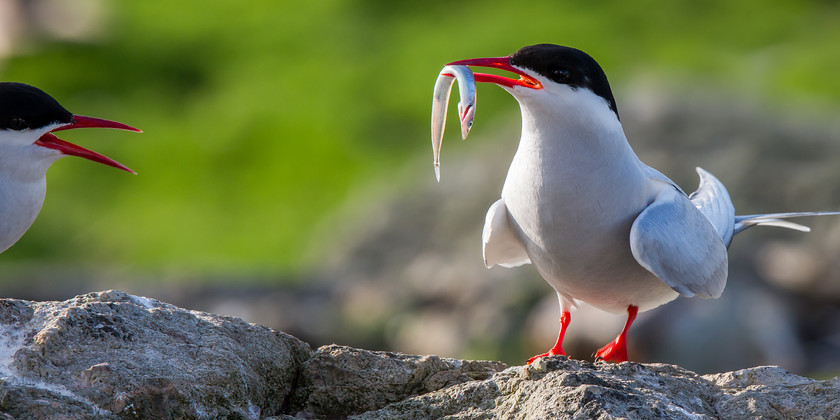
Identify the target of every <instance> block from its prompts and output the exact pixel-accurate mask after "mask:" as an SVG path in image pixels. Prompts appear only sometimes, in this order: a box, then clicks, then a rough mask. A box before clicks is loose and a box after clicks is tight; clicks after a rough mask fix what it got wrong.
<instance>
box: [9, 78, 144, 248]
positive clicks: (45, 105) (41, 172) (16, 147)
mask: <svg viewBox="0 0 840 420" xmlns="http://www.w3.org/2000/svg"><path fill="white" fill-rule="evenodd" d="M93 127H102V128H116V129H120V130H128V131H136V132H140V130H138V129H136V128H134V127H130V126H127V125H125V124H121V123H118V122H114V121H108V120H103V119H99V118H92V117H84V116H81V115H73V114H71V113H70V112H69V111H67V110H66V109H64V108H63V107H62V106H61V105H59V103H58V102H57V101H56V100H55V99H53V98H52V97H51V96H50V95H48V94H46V93H44V91H42V90H40V89H38V88H36V87H33V86H29V85H26V84H23V83H13V82H2V83H0V252H3V251H5V250H6V249H8V248H9V247H10V246H12V245H14V244H15V243H16V242H17V241H18V239H20V238H21V236H23V234H24V233H25V232H26V231H27V230H28V229H29V227H30V226H32V223H33V222H34V221H35V218H36V217H37V216H38V213H39V212H40V211H41V206H42V205H43V204H44V196H45V194H46V191H47V180H46V174H47V169H49V167H50V165H52V163H53V162H55V161H56V160H58V159H60V158H61V157H64V156H79V157H83V158H85V159H88V160H92V161H94V162H99V163H102V164H105V165H108V166H113V167H115V168H118V169H122V170H124V171H127V172H131V173H134V171H132V170H131V169H129V168H127V167H126V166H124V165H123V164H121V163H119V162H117V161H115V160H113V159H111V158H108V157H105V156H102V155H100V154H99V153H96V152H94V151H91V150H88V149H85V148H83V147H80V146H77V145H75V144H72V143H68V142H66V141H64V140H61V139H59V138H58V137H56V136H55V135H54V134H53V133H54V132H56V131H61V130H70V129H74V128H93Z"/></svg>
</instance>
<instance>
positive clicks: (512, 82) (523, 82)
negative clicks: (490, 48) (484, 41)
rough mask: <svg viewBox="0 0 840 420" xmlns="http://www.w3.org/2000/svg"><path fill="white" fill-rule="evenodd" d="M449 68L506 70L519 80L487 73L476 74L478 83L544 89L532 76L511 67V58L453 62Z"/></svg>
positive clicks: (473, 59)
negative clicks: (472, 67)
mask: <svg viewBox="0 0 840 420" xmlns="http://www.w3.org/2000/svg"><path fill="white" fill-rule="evenodd" d="M447 65H449V66H476V67H489V68H494V69H501V70H506V71H509V72H511V73H516V74H517V75H519V79H510V78H507V77H504V76H498V75H495V74H487V73H474V75H475V81H476V82H486V83H495V84H497V85H499V86H503V87H507V88H512V87H514V86H523V87H526V88H530V89H542V84H540V82H539V81H537V80H536V79H534V78H533V77H531V76H528V75H527V74H525V73H523V72H522V70H519V69H517V68H516V67H513V66H511V65H510V57H493V58H472V59H469V60H459V61H453V62H451V63H449V64H447Z"/></svg>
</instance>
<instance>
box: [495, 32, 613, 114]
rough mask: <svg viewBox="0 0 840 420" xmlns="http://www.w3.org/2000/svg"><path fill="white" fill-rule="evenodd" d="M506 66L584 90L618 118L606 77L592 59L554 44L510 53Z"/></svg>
mask: <svg viewBox="0 0 840 420" xmlns="http://www.w3.org/2000/svg"><path fill="white" fill-rule="evenodd" d="M509 63H510V64H511V65H514V66H517V67H521V68H526V69H530V70H533V71H535V72H537V73H538V74H540V75H542V76H544V77H546V78H548V79H549V80H552V81H554V82H556V83H560V84H564V85H569V86H571V87H573V88H587V89H589V90H591V91H592V92H594V93H595V94H596V95H598V96H600V97H602V98H604V100H606V101H607V103H608V104H609V106H610V108H611V109H612V110H613V112H615V115H616V116H618V107H617V106H616V104H615V98H613V94H612V90H610V84H609V82H608V81H607V75H606V74H604V70H602V69H601V66H599V65H598V62H597V61H595V59H594V58H592V57H590V56H589V54H587V53H585V52H583V51H581V50H578V49H575V48H571V47H563V46H560V45H554V44H537V45H530V46H527V47H523V48H521V49H520V50H519V51H517V52H515V53H513V54H511V56H510V61H509Z"/></svg>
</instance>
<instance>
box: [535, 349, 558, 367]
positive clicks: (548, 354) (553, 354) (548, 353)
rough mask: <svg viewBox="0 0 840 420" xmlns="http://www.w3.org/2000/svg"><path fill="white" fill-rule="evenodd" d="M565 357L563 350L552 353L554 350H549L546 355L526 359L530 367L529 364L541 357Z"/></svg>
mask: <svg viewBox="0 0 840 420" xmlns="http://www.w3.org/2000/svg"><path fill="white" fill-rule="evenodd" d="M565 355H566V352H564V351H563V350H560V351H554V349H551V350H549V351H548V352H547V353H543V354H538V355H536V356H533V357H531V358H530V359H528V364H529V365H530V364H531V363H534V361H535V360H537V359H539V358H542V357H548V356H565Z"/></svg>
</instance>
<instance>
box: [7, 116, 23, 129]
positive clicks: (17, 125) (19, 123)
mask: <svg viewBox="0 0 840 420" xmlns="http://www.w3.org/2000/svg"><path fill="white" fill-rule="evenodd" d="M10 126H11V127H12V130H23V129H24V128H26V120H25V119H23V118H12V121H11V123H10Z"/></svg>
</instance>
